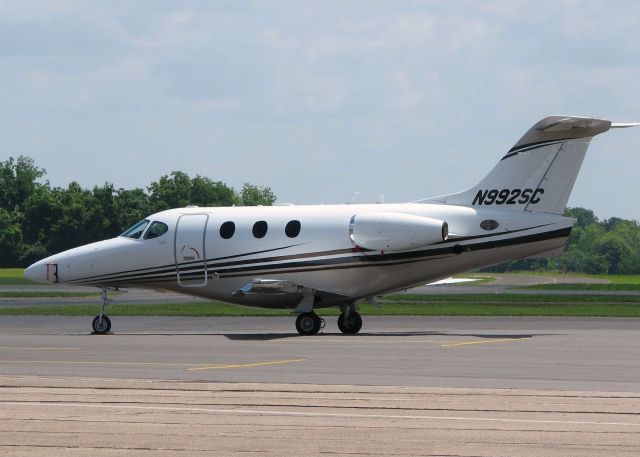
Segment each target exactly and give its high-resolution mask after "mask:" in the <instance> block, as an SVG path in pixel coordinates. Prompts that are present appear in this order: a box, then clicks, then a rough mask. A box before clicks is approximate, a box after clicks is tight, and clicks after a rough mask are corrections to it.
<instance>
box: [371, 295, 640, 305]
mask: <svg viewBox="0 0 640 457" xmlns="http://www.w3.org/2000/svg"><path fill="white" fill-rule="evenodd" d="M382 301H383V302H385V303H386V302H422V303H440V302H442V303H470V304H473V303H497V304H499V303H521V304H543V303H585V302H588V303H640V296H637V295H570V294H567V295H561V294H554V295H549V294H395V295H390V296H388V297H386V298H385V300H382Z"/></svg>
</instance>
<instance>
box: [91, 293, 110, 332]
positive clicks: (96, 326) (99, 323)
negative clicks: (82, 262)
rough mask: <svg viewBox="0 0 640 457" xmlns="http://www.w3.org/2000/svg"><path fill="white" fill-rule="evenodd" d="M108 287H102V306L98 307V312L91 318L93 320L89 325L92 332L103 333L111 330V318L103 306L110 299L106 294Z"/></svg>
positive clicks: (108, 302)
mask: <svg viewBox="0 0 640 457" xmlns="http://www.w3.org/2000/svg"><path fill="white" fill-rule="evenodd" d="M107 292H108V289H107V288H106V287H103V288H102V295H101V298H102V308H101V309H100V314H98V315H97V316H96V317H94V318H93V322H92V324H91V327H93V333H96V334H98V335H104V334H105V333H108V332H109V330H111V319H109V316H107V315H106V314H105V312H104V307H105V306H107V305H108V304H110V303H111V299H110V298H109V296H108V295H107Z"/></svg>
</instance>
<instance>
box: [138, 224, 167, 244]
mask: <svg viewBox="0 0 640 457" xmlns="http://www.w3.org/2000/svg"><path fill="white" fill-rule="evenodd" d="M168 231H169V227H168V226H167V224H165V223H164V222H158V221H155V222H152V223H151V225H150V226H149V230H147V233H145V234H144V239H145V240H150V239H151V238H158V237H159V236H162V235H164V234H165V233H167V232H168Z"/></svg>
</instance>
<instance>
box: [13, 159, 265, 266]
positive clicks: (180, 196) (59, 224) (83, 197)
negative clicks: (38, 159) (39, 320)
mask: <svg viewBox="0 0 640 457" xmlns="http://www.w3.org/2000/svg"><path fill="white" fill-rule="evenodd" d="M45 176H46V171H45V170H44V169H42V168H39V167H38V166H36V165H35V164H34V161H33V159H31V158H29V157H25V156H19V157H18V158H15V159H14V158H13V157H10V158H9V160H7V161H5V162H0V267H24V266H27V265H29V264H31V263H32V262H34V261H36V260H39V259H41V258H44V257H46V256H49V255H52V254H55V253H57V252H60V251H64V250H66V249H70V248H73V247H76V246H80V245H82V244H86V243H91V242H93V241H98V240H103V239H106V238H112V237H114V236H116V235H118V234H120V233H122V232H123V231H124V230H126V229H127V228H128V227H129V226H131V225H132V224H134V223H135V222H137V221H138V220H140V219H143V218H144V217H146V216H148V215H150V214H153V213H155V212H157V211H162V210H165V209H169V208H175V207H181V206H187V205H198V206H232V205H238V206H241V205H242V206H248V205H272V204H273V203H274V202H275V200H276V196H275V195H274V194H273V192H272V191H271V189H270V188H269V187H262V186H255V185H251V184H244V186H243V187H242V189H241V190H240V191H236V190H235V189H233V188H232V187H230V186H228V185H226V184H225V183H223V182H221V181H213V180H211V179H209V178H207V177H204V176H200V175H196V176H195V177H194V178H191V177H189V176H188V175H187V174H186V173H183V172H181V171H174V172H172V173H171V174H169V175H165V176H162V177H161V178H160V179H159V180H158V181H154V182H152V183H151V184H149V185H148V186H147V187H146V189H139V188H136V189H122V188H120V189H116V188H115V187H114V186H113V184H111V183H108V182H106V183H105V184H104V185H102V186H95V187H93V189H86V188H83V187H82V186H80V184H78V183H77V182H72V183H71V184H69V185H68V186H67V187H66V188H61V187H52V186H51V185H50V184H49V182H48V181H46V180H44V177H45Z"/></svg>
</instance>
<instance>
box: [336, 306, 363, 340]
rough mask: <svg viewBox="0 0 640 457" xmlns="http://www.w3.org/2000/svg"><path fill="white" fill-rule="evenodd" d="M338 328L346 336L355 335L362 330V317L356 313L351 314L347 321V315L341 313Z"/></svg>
mask: <svg viewBox="0 0 640 457" xmlns="http://www.w3.org/2000/svg"><path fill="white" fill-rule="evenodd" d="M338 328H339V329H340V331H341V332H342V333H344V334H346V335H354V334H356V333H358V332H359V331H360V329H361V328H362V317H361V316H360V314H359V313H358V312H356V311H351V312H350V313H349V319H345V314H344V313H341V314H340V316H339V317H338Z"/></svg>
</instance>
